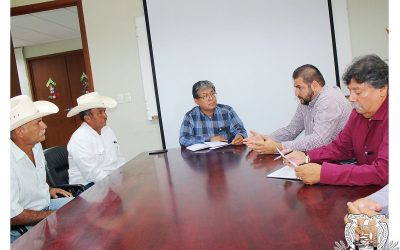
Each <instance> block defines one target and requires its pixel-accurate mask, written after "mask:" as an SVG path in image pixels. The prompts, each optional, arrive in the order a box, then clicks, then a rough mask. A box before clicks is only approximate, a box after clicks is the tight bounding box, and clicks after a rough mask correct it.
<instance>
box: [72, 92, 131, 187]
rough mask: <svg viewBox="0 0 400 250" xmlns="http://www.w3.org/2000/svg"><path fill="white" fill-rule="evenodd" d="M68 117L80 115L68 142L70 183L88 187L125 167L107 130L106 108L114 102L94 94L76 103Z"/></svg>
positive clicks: (117, 146)
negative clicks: (76, 126) (80, 121)
mask: <svg viewBox="0 0 400 250" xmlns="http://www.w3.org/2000/svg"><path fill="white" fill-rule="evenodd" d="M77 103H78V105H77V106H76V107H74V108H73V109H71V110H70V111H69V112H68V114H67V117H72V116H74V115H77V114H79V117H80V118H81V120H82V121H83V123H82V125H81V126H80V127H79V128H78V129H77V130H76V131H75V132H74V133H73V134H72V136H71V139H70V140H69V142H68V146H67V149H68V163H69V170H68V174H69V183H70V184H83V185H86V187H90V186H91V185H93V184H94V183H96V182H98V181H100V180H102V179H103V178H104V177H106V176H107V175H109V174H110V173H111V172H112V171H113V170H115V169H117V168H119V167H120V166H122V165H123V164H124V163H125V159H124V157H123V156H122V155H121V152H120V150H119V145H118V141H117V138H116V136H115V134H114V132H113V131H112V130H111V128H110V127H107V126H106V122H107V114H106V108H114V107H116V106H117V102H116V101H115V100H114V99H112V98H110V97H106V96H101V95H99V94H98V93H96V92H92V93H88V94H85V95H82V96H80V97H79V98H78V99H77Z"/></svg>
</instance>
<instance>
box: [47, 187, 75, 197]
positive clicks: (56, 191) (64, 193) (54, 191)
mask: <svg viewBox="0 0 400 250" xmlns="http://www.w3.org/2000/svg"><path fill="white" fill-rule="evenodd" d="M49 192H50V196H51V197H52V198H60V197H72V194H71V193H70V192H67V191H65V190H63V189H61V188H50V190H49ZM58 194H60V195H61V196H58Z"/></svg>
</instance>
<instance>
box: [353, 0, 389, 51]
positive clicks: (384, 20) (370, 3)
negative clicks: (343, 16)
mask: <svg viewBox="0 0 400 250" xmlns="http://www.w3.org/2000/svg"><path fill="white" fill-rule="evenodd" d="M347 7H348V13H349V22H350V23H349V24H350V34H351V49H352V52H353V56H354V57H357V56H361V55H365V54H371V53H374V54H377V55H378V56H380V57H381V58H382V59H388V58H389V57H388V51H389V50H388V47H389V36H388V34H387V32H386V28H388V27H389V13H388V12H389V3H388V0H347Z"/></svg>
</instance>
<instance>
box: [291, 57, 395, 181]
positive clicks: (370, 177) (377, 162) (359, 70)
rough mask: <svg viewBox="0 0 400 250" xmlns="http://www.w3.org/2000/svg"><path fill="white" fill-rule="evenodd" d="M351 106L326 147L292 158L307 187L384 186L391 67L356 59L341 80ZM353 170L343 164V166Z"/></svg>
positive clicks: (373, 60) (375, 59) (369, 59)
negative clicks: (335, 134) (332, 139)
mask: <svg viewBox="0 0 400 250" xmlns="http://www.w3.org/2000/svg"><path fill="white" fill-rule="evenodd" d="M343 80H344V82H345V83H346V85H347V88H348V89H349V90H350V97H349V100H350V102H351V103H352V104H353V107H354V109H353V111H352V113H351V114H350V117H349V120H348V121H347V123H346V125H345V127H344V128H343V130H342V131H341V132H340V133H339V134H338V136H337V137H336V138H335V140H334V141H333V142H331V143H330V144H328V145H325V146H322V147H319V148H316V149H313V150H310V151H307V152H300V151H295V152H292V153H291V154H289V155H288V157H289V158H291V159H292V160H294V161H295V162H296V163H297V164H299V165H301V166H299V167H297V168H296V169H295V171H296V175H297V176H298V177H299V178H300V179H301V180H303V182H304V183H305V184H315V183H322V184H331V185H349V186H353V185H357V186H365V185H382V186H383V185H386V184H387V183H388V173H389V161H388V147H389V128H388V123H389V111H388V102H389V96H388V94H389V67H388V65H387V64H386V63H385V62H384V61H383V60H382V59H380V58H379V57H378V56H376V55H367V56H364V57H361V58H357V59H356V60H355V62H354V63H353V64H352V65H351V66H350V67H349V68H348V69H347V71H346V73H345V74H344V75H343ZM354 158H355V160H356V163H355V164H339V163H338V162H339V161H343V160H350V159H354Z"/></svg>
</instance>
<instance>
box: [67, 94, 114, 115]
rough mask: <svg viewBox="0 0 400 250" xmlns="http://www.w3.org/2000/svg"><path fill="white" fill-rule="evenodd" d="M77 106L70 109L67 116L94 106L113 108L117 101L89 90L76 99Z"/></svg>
mask: <svg viewBox="0 0 400 250" xmlns="http://www.w3.org/2000/svg"><path fill="white" fill-rule="evenodd" d="M76 101H77V103H78V106H76V107H74V108H73V109H71V110H70V111H69V112H68V114H67V117H71V116H74V115H77V114H79V113H80V112H82V111H85V110H88V109H94V108H115V107H116V106H117V101H115V100H114V99H113V98H111V97H107V96H101V95H99V93H97V92H91V93H88V94H85V95H82V96H80V97H78V99H76Z"/></svg>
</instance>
